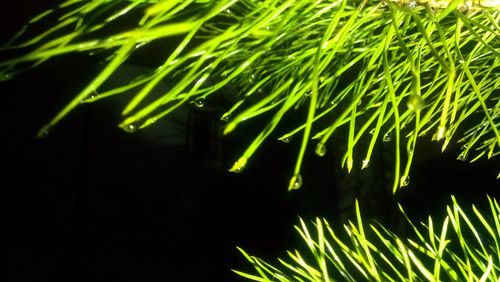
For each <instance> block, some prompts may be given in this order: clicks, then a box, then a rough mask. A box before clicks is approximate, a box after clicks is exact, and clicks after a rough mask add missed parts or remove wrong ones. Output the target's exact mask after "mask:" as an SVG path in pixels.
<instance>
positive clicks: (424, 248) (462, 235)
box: [235, 198, 500, 282]
mask: <svg viewBox="0 0 500 282" xmlns="http://www.w3.org/2000/svg"><path fill="white" fill-rule="evenodd" d="M488 201H489V206H490V212H491V213H490V212H488V213H484V212H481V211H479V209H477V208H476V207H475V206H473V207H472V211H468V210H464V209H462V208H461V207H460V205H459V204H458V203H457V201H456V199H455V198H452V205H450V206H448V207H447V209H446V212H447V213H446V214H447V215H446V217H445V218H444V220H443V221H442V222H441V221H440V222H438V223H435V222H434V221H433V220H432V218H431V217H429V219H428V222H427V223H421V224H420V225H415V224H413V223H412V221H410V220H409V218H408V216H407V215H406V214H405V213H404V211H403V209H402V208H401V207H400V209H401V211H402V214H403V215H404V217H405V218H406V219H407V222H408V224H409V226H410V229H411V230H412V232H411V233H413V236H409V237H401V236H398V235H396V234H395V233H394V232H392V231H390V230H388V229H387V228H385V227H384V226H382V225H381V224H377V223H374V224H370V225H369V226H366V224H365V223H363V221H362V218H363V216H362V215H361V213H360V209H359V205H358V203H356V220H355V222H351V221H349V223H348V224H346V225H344V226H343V227H344V233H345V234H342V233H340V232H335V231H334V230H333V228H332V227H330V225H329V224H328V222H327V221H326V220H324V219H320V218H317V219H316V221H315V222H312V223H311V224H306V223H305V222H304V221H303V220H302V219H301V220H300V225H299V226H296V227H295V229H296V230H297V231H298V233H299V234H300V236H301V238H302V239H303V241H304V246H305V247H306V249H305V252H300V251H298V250H294V251H289V252H288V258H287V259H279V262H280V264H279V266H273V265H271V264H269V263H267V262H265V261H264V260H262V259H259V258H257V257H254V256H250V255H248V254H247V253H246V252H245V251H244V250H243V249H239V250H240V251H241V252H242V253H243V255H244V256H245V257H246V259H247V260H248V261H250V262H251V263H252V265H253V266H254V268H255V272H256V273H254V274H253V273H246V272H241V271H235V272H236V273H238V274H239V275H241V276H243V277H245V278H248V279H250V280H253V281H282V282H288V281H318V282H319V281H352V282H354V281H467V282H469V281H470V282H472V281H481V282H485V281H491V282H497V281H500V245H499V243H500V206H499V205H498V203H497V201H496V200H494V199H491V198H488ZM468 215H469V216H468ZM471 215H472V216H471Z"/></svg>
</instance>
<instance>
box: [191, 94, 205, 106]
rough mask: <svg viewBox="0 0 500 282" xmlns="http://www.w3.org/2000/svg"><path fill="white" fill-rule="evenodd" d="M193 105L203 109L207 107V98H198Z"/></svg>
mask: <svg viewBox="0 0 500 282" xmlns="http://www.w3.org/2000/svg"><path fill="white" fill-rule="evenodd" d="M193 104H194V106H195V107H197V108H202V107H203V106H205V98H204V97H199V98H196V99H195V100H194V102H193Z"/></svg>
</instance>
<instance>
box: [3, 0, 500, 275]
mask: <svg viewBox="0 0 500 282" xmlns="http://www.w3.org/2000/svg"><path fill="white" fill-rule="evenodd" d="M39 2H42V1H16V2H15V3H14V2H9V3H7V2H5V3H2V4H0V9H1V11H2V15H3V16H4V17H2V18H1V19H0V20H1V21H0V26H1V34H0V35H1V37H0V39H1V40H2V42H5V41H6V40H7V39H8V38H9V37H10V36H11V35H12V34H13V33H14V32H15V31H17V30H18V29H19V28H20V27H21V26H22V25H23V23H24V22H26V21H27V20H28V19H29V18H30V17H31V16H33V15H35V14H37V13H38V12H40V11H42V10H43V9H44V8H46V7H49V6H50V5H51V4H52V3H56V2H57V1H44V3H39ZM3 56H4V57H2V59H5V54H4V55H3ZM101 67H102V65H101V64H100V61H99V60H97V59H95V58H91V57H85V56H64V57H61V58H57V59H54V60H51V61H49V62H47V63H45V64H43V65H41V66H40V67H38V68H36V69H34V70H32V71H28V72H25V73H22V74H20V75H18V76H17V77H15V78H14V79H13V80H9V81H6V82H2V83H0V95H1V102H0V117H1V119H0V120H1V122H2V140H3V141H4V142H3V146H2V148H3V152H2V153H1V156H2V157H1V162H2V170H1V176H2V177H1V181H2V184H1V187H2V188H1V189H0V191H1V192H0V193H1V194H0V201H1V202H0V203H1V206H2V210H3V209H5V210H3V211H2V213H1V217H0V218H1V226H2V227H1V228H0V230H1V231H0V232H1V233H0V234H1V237H0V239H1V244H0V255H1V261H0V263H1V265H0V281H6V282H11V281H59V280H61V281H238V277H237V276H236V275H234V274H232V273H231V271H230V269H231V268H236V269H243V270H250V268H249V266H248V264H247V263H246V262H245V261H244V259H243V258H242V256H241V255H240V254H239V253H238V251H237V250H236V248H235V247H236V246H241V247H243V248H244V249H245V250H247V251H248V252H250V253H252V254H255V255H258V256H261V257H264V258H273V257H275V256H284V255H285V250H286V249H292V248H296V247H297V246H298V244H300V240H298V235H297V234H296V233H295V232H294V231H293V225H294V224H297V223H298V216H301V217H303V218H305V219H313V218H314V217H315V216H321V217H326V218H328V219H330V220H331V221H332V222H333V225H337V224H340V223H343V222H345V221H344V220H345V219H346V218H349V217H351V216H352V212H353V204H354V199H356V198H357V199H359V200H360V203H361V206H362V210H363V212H364V214H365V215H366V218H367V219H368V218H375V219H377V220H379V221H381V222H383V223H385V224H387V225H388V226H391V227H393V228H394V229H396V230H398V229H400V230H401V232H404V228H403V229H401V225H400V223H401V222H402V221H401V216H400V215H399V214H398V213H396V204H397V203H398V202H400V203H402V204H403V205H404V206H405V208H406V210H407V211H408V213H409V214H410V215H411V216H412V217H413V218H414V219H415V220H421V219H422V220H423V219H425V218H426V216H427V215H429V214H435V215H436V216H437V218H439V217H440V216H442V214H443V213H444V207H445V205H446V204H449V203H450V195H451V194H455V195H456V196H457V198H458V199H459V201H460V202H461V203H464V204H465V205H468V204H469V203H478V204H479V205H483V204H484V203H486V197H485V195H486V194H487V193H488V194H489V195H491V196H497V195H498V191H497V190H498V187H499V182H498V181H497V180H496V179H495V178H496V175H497V173H498V158H497V159H496V160H495V159H493V160H490V161H485V160H480V161H479V162H477V163H473V164H470V163H466V162H460V161H457V160H456V156H458V150H457V147H453V146H451V147H450V148H448V149H447V150H446V151H445V152H444V153H443V154H441V153H440V152H439V150H440V145H439V144H438V143H435V142H430V141H428V140H422V143H421V145H420V147H418V152H417V155H418V156H424V157H422V158H420V159H416V160H415V164H414V166H413V169H412V172H411V183H410V186H409V187H407V188H405V189H404V190H402V191H400V192H398V194H397V195H395V196H393V195H392V194H391V192H390V190H391V186H392V184H391V175H390V172H391V171H392V160H391V148H392V147H391V146H393V144H392V143H387V144H385V143H382V144H380V145H379V146H378V148H377V150H376V152H375V155H374V160H373V164H372V165H371V166H370V168H369V169H367V170H364V171H362V172H359V167H358V169H356V170H355V171H354V172H352V173H351V174H350V175H348V174H347V172H346V171H345V170H341V169H340V168H339V165H338V164H339V163H340V158H341V156H342V155H341V151H340V150H336V149H332V147H329V152H328V154H327V155H326V156H325V157H323V158H319V157H316V156H315V155H314V154H313V152H312V151H311V152H309V154H308V157H307V158H306V163H305V167H304V173H303V178H304V186H303V187H302V189H301V190H300V191H296V192H287V191H286V187H287V185H288V179H289V177H290V173H291V171H292V168H293V165H294V162H295V158H296V152H297V149H298V146H299V140H292V142H290V143H289V144H285V143H282V142H279V141H274V140H272V139H271V140H269V141H268V142H267V143H266V144H265V145H263V146H262V148H261V149H260V150H259V151H258V153H257V154H256V155H255V157H254V158H252V160H251V161H250V162H249V164H248V167H247V168H246V169H245V170H244V172H243V173H241V174H231V173H229V172H227V169H228V168H229V167H230V166H231V165H232V163H233V162H234V161H235V160H236V159H237V158H238V157H239V154H241V153H242V152H243V149H244V148H245V146H246V145H248V144H249V143H250V141H251V137H252V136H255V135H256V134H257V133H258V132H259V129H260V128H262V126H263V125H264V121H263V120H256V121H254V122H250V123H248V124H247V125H243V126H241V128H239V129H237V130H236V131H235V132H234V133H232V134H230V135H229V136H224V137H223V136H222V135H221V130H222V128H223V126H224V124H223V123H222V122H220V121H219V120H218V119H219V117H220V115H221V113H222V108H223V106H221V103H219V102H220V101H212V102H210V101H207V105H206V106H205V107H203V108H201V109H198V108H196V107H194V106H191V105H186V106H185V107H184V108H183V109H181V110H179V111H178V112H177V113H176V114H173V115H172V116H170V117H168V118H166V119H164V120H162V121H160V122H158V123H157V124H155V125H154V126H151V127H149V128H147V129H145V130H143V131H140V132H137V133H134V134H128V133H125V132H123V131H122V130H120V129H119V128H118V127H117V126H116V125H117V124H118V123H119V122H120V121H121V117H120V110H121V109H122V108H123V106H124V105H125V103H126V102H127V97H117V98H113V99H108V100H104V101H102V102H99V103H96V104H87V105H82V106H81V107H79V108H78V109H77V110H75V111H74V112H72V113H71V114H70V115H69V116H68V118H66V119H65V120H63V122H62V123H61V124H60V125H59V126H58V127H57V128H56V129H55V130H54V131H52V132H51V133H50V134H49V136H47V137H46V138H44V139H35V138H33V137H34V135H35V134H36V132H37V130H38V129H39V128H40V127H41V126H42V125H43V124H44V123H45V122H47V121H48V120H49V119H50V118H51V117H52V116H53V115H54V114H55V113H56V112H57V111H58V110H59V109H60V108H61V107H62V106H63V105H64V104H65V103H67V102H68V101H69V100H70V99H71V98H72V97H73V95H75V94H76V93H77V92H78V91H79V90H81V89H82V88H83V87H84V86H85V85H86V83H88V82H89V81H90V79H91V78H92V76H93V75H95V74H96V73H97V72H98V71H99V70H100V68H101ZM147 67H148V66H147V65H146V64H141V63H140V62H138V63H136V64H133V65H132V64H131V65H128V66H126V68H125V71H124V73H123V74H122V75H121V76H120V77H118V78H117V79H128V78H129V77H133V74H134V73H138V72H140V71H141V70H144V69H147ZM229 94H230V93H229ZM222 104H224V103H222ZM303 114H304V113H302V112H297V115H303ZM360 159H361V158H360Z"/></svg>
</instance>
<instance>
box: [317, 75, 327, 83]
mask: <svg viewBox="0 0 500 282" xmlns="http://www.w3.org/2000/svg"><path fill="white" fill-rule="evenodd" d="M326 78H327V77H326V76H324V75H322V76H320V77H319V82H325V80H326Z"/></svg>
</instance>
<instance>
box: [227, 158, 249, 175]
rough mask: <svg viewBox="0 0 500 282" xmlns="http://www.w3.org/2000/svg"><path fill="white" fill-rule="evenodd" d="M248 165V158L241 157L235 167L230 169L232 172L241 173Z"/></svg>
mask: <svg viewBox="0 0 500 282" xmlns="http://www.w3.org/2000/svg"><path fill="white" fill-rule="evenodd" d="M246 165H247V158H245V157H241V158H239V159H238V161H237V162H235V163H234V165H233V167H232V168H231V169H230V170H229V171H230V172H235V173H240V172H242V171H243V169H244V168H245V166H246Z"/></svg>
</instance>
